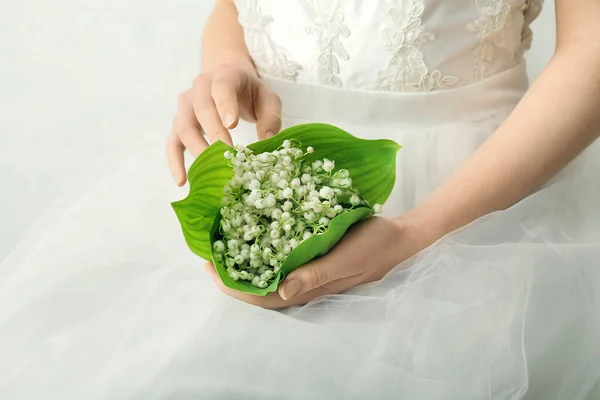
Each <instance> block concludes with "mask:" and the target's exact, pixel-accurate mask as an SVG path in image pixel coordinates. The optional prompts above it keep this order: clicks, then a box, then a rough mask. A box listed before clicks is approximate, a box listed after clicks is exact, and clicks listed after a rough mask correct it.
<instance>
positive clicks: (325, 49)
mask: <svg viewBox="0 0 600 400" xmlns="http://www.w3.org/2000/svg"><path fill="white" fill-rule="evenodd" d="M542 1H543V0H373V1H371V0H369V1H365V0H237V1H236V5H237V7H238V12H239V20H240V23H241V25H242V27H243V28H244V33H245V39H246V43H247V45H248V49H249V51H250V54H251V56H252V58H253V60H254V63H255V64H256V67H257V69H258V71H259V73H260V74H262V75H267V76H270V77H274V78H280V79H284V80H290V81H296V82H300V83H307V84H317V85H327V86H334V87H344V88H349V89H357V90H377V91H393V92H428V91H435V90H445V89H449V88H453V87H458V86H464V85H468V84H470V83H473V82H476V81H481V80H484V79H486V78H487V77H489V76H491V75H493V74H497V73H499V72H502V71H505V70H507V69H509V68H512V67H513V66H515V65H516V64H518V63H519V62H520V61H521V60H522V57H523V52H524V51H525V50H526V49H527V48H529V46H530V44H531V36H532V35H531V29H530V27H529V25H530V23H531V22H532V21H533V20H534V19H535V18H536V17H537V15H538V14H539V12H540V10H541V6H542Z"/></svg>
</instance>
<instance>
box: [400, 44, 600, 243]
mask: <svg viewBox="0 0 600 400" xmlns="http://www.w3.org/2000/svg"><path fill="white" fill-rule="evenodd" d="M592 50H593V49H592ZM599 109H600V54H594V53H593V52H592V51H591V50H590V49H589V48H576V47H570V48H569V49H568V50H565V51H563V52H561V51H557V53H556V55H555V56H554V58H553V59H552V60H551V62H550V63H549V64H548V66H547V67H546V69H545V70H544V71H543V73H542V75H541V76H540V77H539V79H538V80H537V81H536V82H535V83H534V84H533V85H532V87H531V89H530V90H529V91H528V93H527V94H526V95H525V96H524V98H523V99H522V101H521V102H520V103H519V105H518V106H517V107H516V108H515V110H514V111H513V112H512V113H511V115H510V116H509V118H508V119H507V120H506V121H505V122H504V123H503V124H502V125H501V126H500V127H499V129H498V130H497V131H496V132H495V133H494V134H493V135H492V136H491V137H490V138H489V139H488V140H487V141H486V142H485V143H484V144H483V145H482V146H481V147H480V148H479V149H478V150H477V151H476V152H475V153H474V154H473V156H471V158H470V159H469V160H468V161H467V162H466V163H465V164H464V165H463V166H462V167H461V168H460V169H459V170H458V171H457V172H456V173H455V175H454V176H452V177H451V178H450V179H449V180H448V181H447V182H445V183H444V184H443V185H442V186H440V187H439V188H438V189H437V190H436V191H435V192H434V193H433V194H432V195H431V196H430V197H429V198H427V199H426V200H425V201H424V202H423V203H422V204H421V205H419V206H418V207H417V208H415V209H414V210H412V211H411V212H409V213H408V215H407V218H408V219H409V220H411V219H412V220H414V221H416V223H418V224H423V226H425V227H426V228H424V229H427V230H428V231H427V232H425V234H424V236H425V237H428V238H429V240H430V241H435V239H437V238H439V237H441V236H443V235H444V234H446V233H448V232H450V231H453V230H455V229H457V228H460V227H462V226H464V225H466V224H468V223H470V222H472V221H474V220H475V219H477V218H479V217H481V216H483V215H486V214H488V213H491V212H493V211H497V210H503V209H506V208H508V207H510V206H512V205H513V204H515V203H517V202H518V201H520V200H521V199H523V198H524V197H526V196H528V195H529V194H531V193H532V192H533V191H535V190H536V189H538V188H539V187H540V186H542V185H543V184H544V183H545V182H546V181H547V180H548V179H549V178H551V177H552V176H553V175H555V174H556V173H557V172H558V171H560V170H561V169H562V168H563V167H564V166H565V165H566V164H568V163H569V162H570V161H571V160H573V159H574V158H575V157H576V156H577V155H578V154H580V153H581V152H582V151H583V150H584V149H585V148H586V147H587V146H588V145H589V144H591V143H592V142H593V141H594V140H595V139H596V138H597V137H598V132H600V113H599V112H598V110H599ZM425 244H428V243H425Z"/></svg>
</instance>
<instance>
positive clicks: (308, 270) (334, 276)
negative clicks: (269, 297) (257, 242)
mask: <svg viewBox="0 0 600 400" xmlns="http://www.w3.org/2000/svg"><path fill="white" fill-rule="evenodd" d="M358 275H360V273H355V274H352V273H351V271H350V270H349V269H348V268H343V266H342V265H338V263H336V262H335V258H333V260H332V255H330V256H328V257H323V258H319V259H317V260H314V261H312V262H310V263H308V264H306V265H305V266H303V267H300V268H298V269H296V270H295V271H294V272H292V273H291V274H290V275H289V276H288V277H287V278H286V279H285V280H284V281H283V284H282V285H281V286H280V287H279V295H280V296H281V298H282V299H284V300H290V299H293V298H295V297H297V296H302V295H303V294H305V293H309V292H311V291H313V290H315V289H318V288H321V287H323V286H326V285H327V284H329V283H332V282H337V281H340V280H343V279H346V278H352V277H358Z"/></svg>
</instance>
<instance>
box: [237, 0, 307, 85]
mask: <svg viewBox="0 0 600 400" xmlns="http://www.w3.org/2000/svg"><path fill="white" fill-rule="evenodd" d="M271 22H273V19H272V18H271V17H269V16H266V15H263V13H262V11H261V9H260V7H259V6H258V3H257V0H249V1H248V3H247V7H246V9H245V10H243V11H242V12H240V24H241V25H242V27H243V28H244V36H245V39H246V45H247V46H248V51H249V52H250V54H251V55H252V60H253V61H254V64H255V66H256V70H257V71H258V72H259V73H261V74H266V75H270V76H274V77H277V78H281V79H287V80H291V81H294V80H296V77H297V76H298V73H299V72H300V70H301V69H302V67H301V66H300V65H299V64H298V63H296V62H294V61H291V60H289V59H288V57H287V55H286V54H285V52H284V51H283V50H282V49H281V48H279V47H278V46H277V45H275V43H273V42H272V41H271V38H270V36H269V33H268V31H267V26H268V25H269V24H270V23H271Z"/></svg>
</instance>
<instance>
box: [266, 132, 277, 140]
mask: <svg viewBox="0 0 600 400" xmlns="http://www.w3.org/2000/svg"><path fill="white" fill-rule="evenodd" d="M273 136H275V134H274V133H273V132H271V131H267V133H265V138H267V139H271V138H272V137H273Z"/></svg>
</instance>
